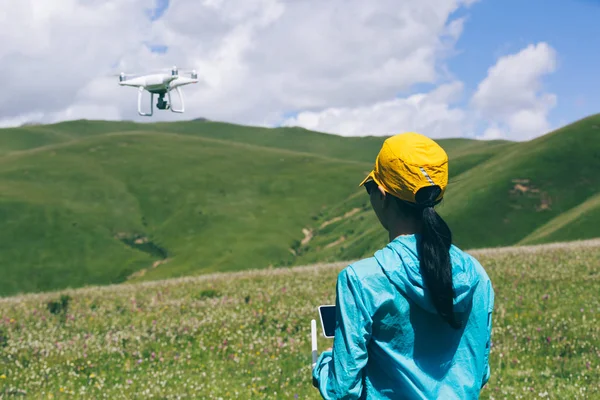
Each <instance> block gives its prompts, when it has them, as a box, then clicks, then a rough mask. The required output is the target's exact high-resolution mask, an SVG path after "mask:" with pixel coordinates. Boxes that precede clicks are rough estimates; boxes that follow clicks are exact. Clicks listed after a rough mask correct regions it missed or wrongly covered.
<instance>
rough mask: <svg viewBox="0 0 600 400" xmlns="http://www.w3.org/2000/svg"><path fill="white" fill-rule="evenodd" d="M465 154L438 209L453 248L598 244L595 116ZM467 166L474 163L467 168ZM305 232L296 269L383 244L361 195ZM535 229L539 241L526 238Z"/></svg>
mask: <svg viewBox="0 0 600 400" xmlns="http://www.w3.org/2000/svg"><path fill="white" fill-rule="evenodd" d="M467 149H468V148H465V147H463V149H462V153H460V152H459V153H458V154H457V155H454V156H451V157H450V184H449V186H448V191H447V194H446V196H445V199H444V201H443V202H442V204H440V206H439V207H438V212H439V213H440V215H442V216H443V217H444V218H445V220H446V221H447V222H448V224H449V226H450V228H451V229H452V231H453V235H454V242H455V244H457V245H458V246H460V247H463V248H481V247H494V246H509V245H516V244H527V243H547V242H551V241H556V240H559V241H568V240H577V239H586V238H593V237H600V224H598V223H597V222H598V221H600V208H599V207H598V203H597V197H593V196H596V195H597V194H599V193H600V175H598V173H597V171H598V170H600V115H594V116H591V117H588V118H585V119H583V120H580V121H577V122H575V123H573V124H570V125H568V126H565V127H563V128H561V129H559V130H557V131H555V132H552V133H550V134H547V135H544V136H542V137H539V138H537V139H535V140H532V141H529V142H524V143H497V144H490V145H489V146H488V147H486V148H484V149H482V150H480V151H475V152H468V151H465V150H467ZM472 159H474V160H476V161H478V162H477V163H474V164H473V165H469V162H470V161H471V160H472ZM563 213H566V214H565V215H564V216H563ZM551 221H554V222H551ZM546 224H548V226H546ZM311 229H312V231H311V233H312V237H313V239H312V241H311V242H310V243H306V244H305V246H302V247H301V248H300V249H299V253H300V254H301V257H300V258H301V260H300V261H299V263H311V262H317V261H335V260H340V259H355V258H360V257H365V256H368V255H371V254H372V253H373V252H374V251H376V250H377V249H379V248H381V247H382V246H384V245H385V244H386V242H387V236H386V233H385V232H383V230H382V228H381V227H380V226H379V223H378V221H377V219H376V218H375V216H374V215H373V213H372V211H371V209H370V206H369V204H368V198H367V197H366V195H365V194H364V191H363V192H362V193H357V194H354V195H352V196H349V197H348V198H347V199H345V200H343V201H342V202H340V203H339V204H337V205H335V206H333V207H330V208H328V209H327V210H325V211H324V212H322V213H321V215H320V218H319V219H318V220H317V221H315V223H313V224H312V226H311ZM538 229H540V232H542V233H543V234H542V233H540V232H537V233H535V234H534V232H536V231H537V230H538ZM548 229H551V232H547V230H548ZM544 232H546V233H544ZM529 235H532V236H531V238H530V237H529ZM534 238H535V240H534Z"/></svg>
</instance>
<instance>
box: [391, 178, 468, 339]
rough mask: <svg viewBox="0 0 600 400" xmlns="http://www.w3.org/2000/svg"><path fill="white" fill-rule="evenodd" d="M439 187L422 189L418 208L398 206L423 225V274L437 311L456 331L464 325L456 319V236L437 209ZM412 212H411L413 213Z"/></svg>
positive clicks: (404, 205) (410, 205) (420, 251)
mask: <svg viewBox="0 0 600 400" xmlns="http://www.w3.org/2000/svg"><path fill="white" fill-rule="evenodd" d="M440 193H441V189H440V187H439V186H427V187H424V188H421V189H420V190H419V191H418V192H417V194H416V196H415V199H416V201H417V204H414V203H409V202H406V201H403V200H400V199H398V198H396V200H397V203H398V204H399V205H400V207H401V208H402V209H403V210H404V211H405V212H406V211H408V213H410V214H412V215H413V216H414V217H415V218H416V219H418V220H421V221H422V227H423V228H422V232H421V240H420V241H419V246H418V250H419V253H420V265H421V273H422V274H423V278H424V280H425V285H426V286H427V288H428V289H429V293H430V296H431V299H432V301H433V304H434V306H435V308H436V309H437V311H438V313H439V314H440V315H441V316H442V318H443V319H444V320H446V321H447V322H448V324H450V326H452V327H453V328H455V329H460V327H461V324H460V322H459V321H457V319H456V316H455V315H454V310H453V305H454V288H453V285H452V263H451V260H450V246H451V245H452V232H451V231H450V228H449V227H448V225H447V224H446V222H445V221H444V220H443V219H442V217H440V216H439V215H438V213H437V212H435V210H434V209H433V207H434V206H435V205H436V204H437V203H439V201H437V200H436V199H437V197H438V196H439V195H440ZM409 210H410V211H409Z"/></svg>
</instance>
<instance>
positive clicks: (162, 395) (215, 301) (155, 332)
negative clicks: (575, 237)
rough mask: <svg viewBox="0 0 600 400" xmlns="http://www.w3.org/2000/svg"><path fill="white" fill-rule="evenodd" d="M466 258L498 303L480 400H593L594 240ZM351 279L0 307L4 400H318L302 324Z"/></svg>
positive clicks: (51, 299)
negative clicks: (486, 278)
mask: <svg viewBox="0 0 600 400" xmlns="http://www.w3.org/2000/svg"><path fill="white" fill-rule="evenodd" d="M470 253H471V254H473V255H474V256H476V257H477V258H478V259H479V260H480V262H481V263H482V265H483V266H484V268H485V269H486V270H487V272H488V274H489V275H490V277H491V279H492V282H493V285H494V289H495V291H496V306H495V314H494V317H493V324H494V327H493V345H492V350H491V355H490V363H491V369H492V375H491V379H490V381H489V383H488V385H487V386H486V387H485V389H484V390H483V391H482V398H483V399H531V398H536V399H537V398H547V399H593V398H600V386H599V385H598V382H600V324H598V320H599V316H600V296H598V293H600V240H591V241H583V242H571V243H565V244H553V245H541V246H532V247H515V248H500V249H498V248H497V249H489V250H474V251H470ZM346 265H347V264H346V263H335V264H321V265H317V266H309V267H294V268H274V269H264V268H263V269H259V270H248V271H242V272H232V273H220V274H210V275H204V276H199V277H185V278H178V279H171V280H162V281H155V282H144V283H136V284H121V285H113V286H104V287H91V288H85V289H77V290H65V291H62V292H52V293H44V294H30V295H23V296H18V297H8V298H3V299H0V398H12V397H13V396H15V397H17V398H18V397H19V396H21V395H22V396H25V397H26V398H36V399H37V398H40V399H52V398H54V399H69V398H85V399H149V398H156V399H178V398H202V399H266V398H269V399H275V398H276V399H297V398H299V399H318V398H320V397H319V394H318V392H317V391H316V389H314V388H313V387H312V385H311V378H310V362H311V357H310V320H311V319H312V318H315V319H318V314H317V309H316V307H317V306H318V305H319V304H324V303H331V302H333V301H334V300H335V281H336V275H337V273H338V272H339V271H340V270H341V268H343V267H345V266H346ZM67 296H68V297H67ZM319 329H320V324H319ZM330 345H331V341H330V340H329V339H325V338H323V337H321V336H319V350H321V351H322V350H323V349H325V348H326V347H329V346H330Z"/></svg>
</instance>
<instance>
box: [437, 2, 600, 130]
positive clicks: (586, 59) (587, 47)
mask: <svg viewBox="0 0 600 400" xmlns="http://www.w3.org/2000/svg"><path fill="white" fill-rule="evenodd" d="M465 14H468V20H467V21H466V22H465V25H464V29H463V33H462V35H461V37H460V39H459V41H458V43H457V46H456V47H457V51H459V52H460V53H459V54H458V55H457V56H455V57H454V58H452V59H451V60H450V61H449V63H448V65H449V69H450V71H451V72H452V73H453V74H454V75H455V76H456V77H457V78H458V79H461V80H462V81H463V82H464V83H465V86H466V90H467V91H468V94H471V93H472V92H473V91H474V90H475V89H476V87H477V84H478V83H479V82H480V81H481V80H482V79H484V78H485V76H486V74H487V70H488V68H489V67H491V66H492V65H494V64H495V63H496V61H497V59H498V57H499V56H503V55H508V54H511V53H516V52H518V51H520V50H521V49H523V48H524V47H526V46H527V45H529V44H531V43H538V42H542V41H544V42H546V43H548V44H549V45H550V46H552V47H553V48H554V49H555V50H556V52H557V57H558V65H557V69H556V71H555V72H554V73H552V74H549V75H547V76H545V77H544V78H543V80H542V83H543V85H544V90H545V91H548V92H550V93H555V94H556V95H557V96H558V102H557V105H556V107H555V108H554V109H553V110H552V111H551V112H550V114H549V121H550V123H551V124H552V125H553V126H555V127H557V126H561V125H563V124H565V123H570V122H572V121H574V120H576V119H579V118H582V117H585V116H588V115H590V114H594V113H598V112H600V78H599V77H600V0H481V1H479V2H477V3H475V4H474V5H472V6H471V7H470V8H469V9H468V10H466V11H460V12H458V13H457V14H456V15H457V16H459V15H465Z"/></svg>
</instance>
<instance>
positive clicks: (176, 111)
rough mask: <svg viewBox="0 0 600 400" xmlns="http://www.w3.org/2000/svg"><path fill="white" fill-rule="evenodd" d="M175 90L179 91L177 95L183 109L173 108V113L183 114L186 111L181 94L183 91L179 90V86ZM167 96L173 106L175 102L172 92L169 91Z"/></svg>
mask: <svg viewBox="0 0 600 400" xmlns="http://www.w3.org/2000/svg"><path fill="white" fill-rule="evenodd" d="M175 90H176V91H177V94H178V95H179V101H180V102H181V108H180V109H175V108H173V107H171V111H173V112H174V113H183V112H184V111H185V109H184V107H185V106H184V104H183V95H182V94H181V90H180V89H179V86H177V87H175ZM167 96H169V103H171V104H173V101H172V100H171V90H169V91H168V92H167Z"/></svg>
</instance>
